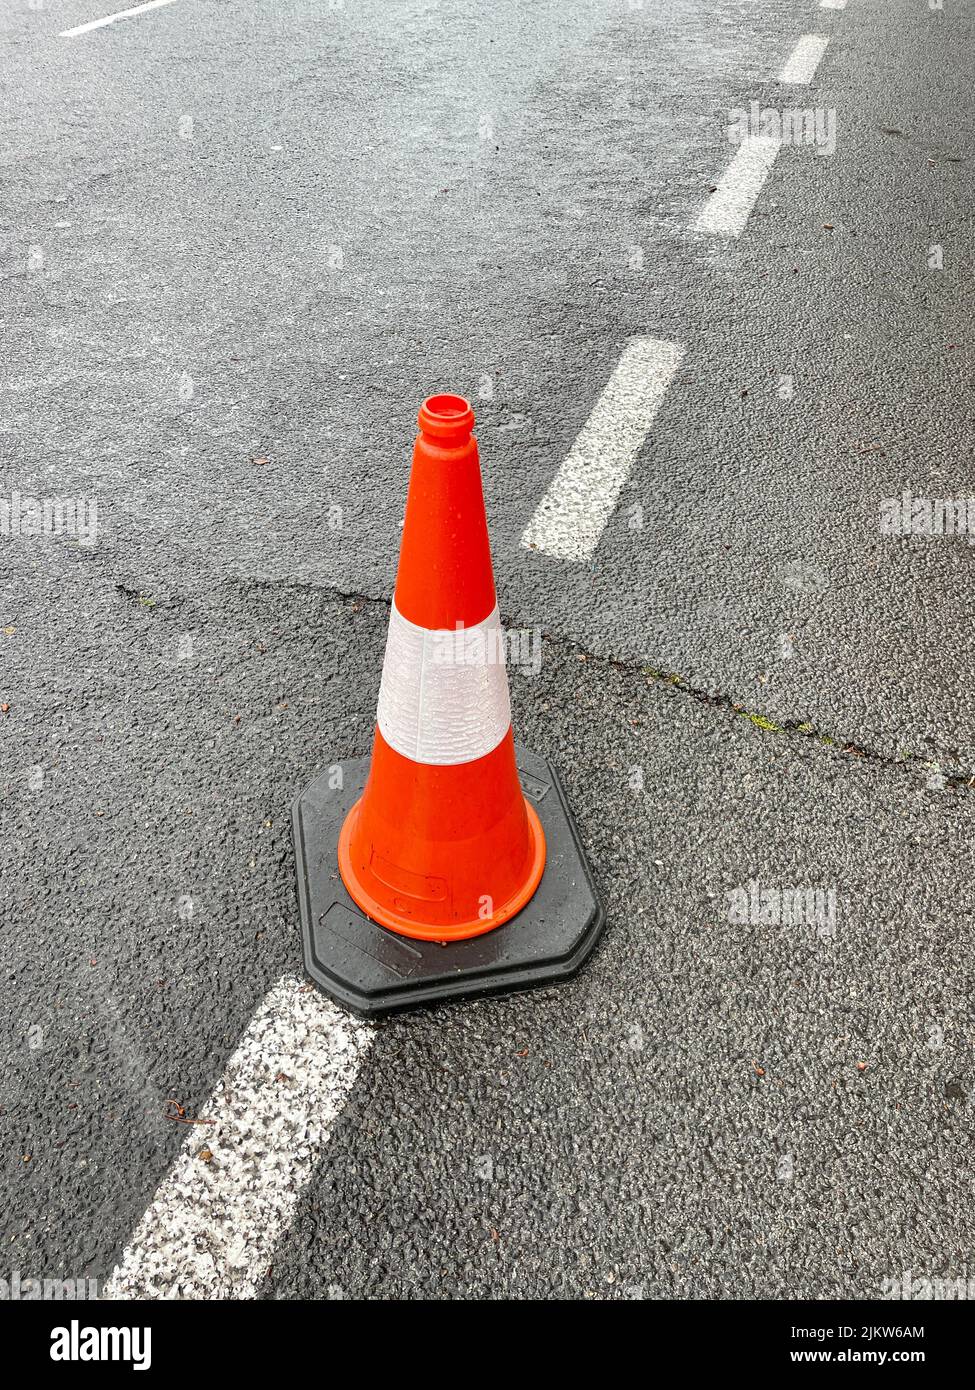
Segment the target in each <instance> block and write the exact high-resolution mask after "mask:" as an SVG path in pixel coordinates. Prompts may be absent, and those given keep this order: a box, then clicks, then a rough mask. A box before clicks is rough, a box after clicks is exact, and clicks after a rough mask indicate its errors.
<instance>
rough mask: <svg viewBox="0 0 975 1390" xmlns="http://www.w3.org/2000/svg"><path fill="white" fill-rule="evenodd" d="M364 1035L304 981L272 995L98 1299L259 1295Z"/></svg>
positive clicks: (362, 1049) (354, 1069) (366, 1040)
mask: <svg viewBox="0 0 975 1390" xmlns="http://www.w3.org/2000/svg"><path fill="white" fill-rule="evenodd" d="M372 1037H373V1033H372V1030H371V1029H370V1028H368V1027H367V1026H366V1025H365V1024H361V1023H357V1022H355V1021H354V1020H352V1019H351V1018H350V1017H349V1016H348V1015H347V1014H344V1013H342V1011H341V1010H340V1009H338V1008H336V1007H335V1005H333V1004H330V1003H329V1002H328V1001H327V1000H326V999H324V998H323V997H322V996H321V995H320V994H319V993H318V992H317V990H315V989H314V988H313V987H312V986H309V985H307V984H306V983H305V982H303V981H302V980H298V979H292V978H290V977H288V978H285V979H283V980H280V981H279V982H278V983H277V984H276V985H275V986H274V988H273V989H271V990H269V992H268V993H267V995H266V996H265V998H264V999H263V1001H262V1002H261V1003H260V1004H259V1005H258V1008H257V1010H256V1011H255V1013H254V1016H253V1017H252V1019H251V1021H250V1023H249V1025H248V1027H247V1031H246V1032H245V1033H244V1035H243V1037H242V1038H241V1041H240V1044H239V1046H238V1047H237V1050H236V1051H235V1052H234V1054H233V1056H232V1057H231V1058H230V1061H229V1062H228V1063H227V1066H226V1069H225V1071H224V1074H223V1076H222V1078H221V1079H220V1081H219V1083H218V1084H217V1087H216V1090H215V1091H214V1092H213V1095H212V1096H211V1097H210V1099H209V1100H208V1101H207V1103H206V1105H205V1106H204V1107H203V1108H202V1109H201V1111H200V1114H199V1116H198V1117H197V1116H194V1117H193V1118H199V1119H205V1120H213V1121H214V1123H213V1124H201V1125H194V1126H193V1127H192V1129H191V1131H190V1133H189V1134H188V1136H187V1139H186V1144H185V1145H184V1147H183V1149H182V1150H181V1152H180V1154H179V1156H178V1157H177V1159H176V1161H175V1162H174V1164H173V1166H172V1168H171V1169H170V1170H169V1172H168V1173H167V1175H166V1177H165V1178H163V1180H162V1182H161V1183H160V1185H159V1188H158V1189H157V1191H156V1195H155V1197H154V1198H153V1200H152V1203H151V1205H150V1207H149V1209H148V1211H147V1212H146V1214H145V1216H144V1217H143V1218H142V1220H141V1221H140V1222H139V1225H138V1226H137V1227H136V1230H135V1231H134V1233H133V1235H132V1239H131V1241H130V1242H129V1244H128V1246H127V1247H126V1248H125V1250H124V1252H123V1254H122V1258H121V1260H120V1261H119V1264H118V1267H117V1268H116V1269H115V1271H114V1272H113V1274H112V1276H111V1278H110V1279H109V1281H108V1283H107V1284H106V1285H105V1288H104V1290H103V1296H104V1297H105V1298H142V1299H150V1298H163V1299H170V1298H172V1299H175V1298H205V1299H227V1298H235V1299H241V1298H256V1297H257V1294H258V1291H259V1289H260V1287H261V1285H262V1283H263V1282H264V1279H265V1278H266V1275H267V1270H268V1266H269V1265H270V1263H271V1259H272V1256H273V1254H274V1248H275V1246H276V1244H277V1242H278V1240H279V1239H280V1237H281V1236H282V1235H283V1234H284V1232H285V1231H286V1230H287V1228H288V1226H289V1225H290V1223H291V1219H292V1217H293V1215H294V1211H295V1207H296V1206H297V1203H298V1200H299V1198H300V1196H301V1191H302V1188H303V1187H304V1185H305V1183H306V1182H307V1181H308V1179H309V1178H310V1177H311V1175H312V1172H313V1171H314V1167H315V1162H316V1160H317V1158H318V1154H319V1151H320V1150H321V1148H322V1147H323V1145H324V1144H326V1143H327V1141H328V1138H329V1134H330V1130H331V1126H332V1124H333V1123H334V1121H335V1119H336V1117H337V1116H338V1114H339V1112H340V1111H341V1109H342V1106H343V1103H344V1101H345V1099H346V1097H347V1095H348V1093H349V1090H350V1089H351V1087H352V1083H353V1082H354V1081H355V1078H356V1075H357V1074H358V1071H359V1068H360V1066H361V1065H362V1061H363V1058H364V1057H365V1055H366V1053H367V1052H368V1050H369V1045H370V1043H371V1041H372ZM201 1151H202V1153H203V1156H202V1157H201ZM208 1155H209V1156H208Z"/></svg>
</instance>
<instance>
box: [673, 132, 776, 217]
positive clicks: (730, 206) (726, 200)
mask: <svg viewBox="0 0 975 1390" xmlns="http://www.w3.org/2000/svg"><path fill="white" fill-rule="evenodd" d="M781 147H782V146H781V142H780V141H779V140H774V139H773V138H772V137H771V136H769V135H756V136H754V137H753V138H752V139H749V140H742V142H741V144H740V145H739V146H738V148H737V150H736V151H735V153H734V156H733V157H732V160H731V163H730V164H729V165H728V167H727V169H726V170H725V171H724V173H723V174H722V175H721V179H720V180H719V182H718V185H717V187H716V188H715V190H714V192H713V193H712V194H711V196H710V198H709V199H708V201H707V202H706V203H705V204H704V207H703V208H702V210H701V215H700V216H699V217H698V219H697V221H696V222H695V224H694V231H696V232H709V233H711V234H712V235H713V236H726V237H734V236H740V235H741V233H742V232H743V231H744V230H745V225H746V223H747V222H748V218H749V214H750V213H751V210H752V208H753V207H754V206H755V201H756V199H757V198H758V195H759V194H760V193H761V191H762V189H763V188H764V186H765V180H766V179H767V178H768V176H769V174H770V173H771V171H772V165H773V164H774V163H775V160H776V156H777V155H778V153H779V150H780V149H781Z"/></svg>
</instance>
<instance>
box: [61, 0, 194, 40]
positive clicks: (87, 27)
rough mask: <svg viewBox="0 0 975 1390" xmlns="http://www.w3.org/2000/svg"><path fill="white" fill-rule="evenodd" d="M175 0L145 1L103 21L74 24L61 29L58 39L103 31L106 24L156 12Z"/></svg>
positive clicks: (108, 16) (96, 20) (92, 20)
mask: <svg viewBox="0 0 975 1390" xmlns="http://www.w3.org/2000/svg"><path fill="white" fill-rule="evenodd" d="M173 4H175V0H147V3H146V4H144V5H133V6H132V8H131V9H129V10H119V11H118V13H117V14H107V15H105V17H104V18H103V19H90V20H89V21H88V23H87V24H76V25H75V27H74V28H73V29H62V30H61V32H60V34H58V38H59V39H73V38H76V37H77V35H78V34H88V33H90V32H91V30H92V29H104V27H105V25H106V24H114V23H115V21H116V20H117V19H130V18H131V17H132V15H136V14H145V12H146V10H158V9H159V8H160V6H161V5H173Z"/></svg>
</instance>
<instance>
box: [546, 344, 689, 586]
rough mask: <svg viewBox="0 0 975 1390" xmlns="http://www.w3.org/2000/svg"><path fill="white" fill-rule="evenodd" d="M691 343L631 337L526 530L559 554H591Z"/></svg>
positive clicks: (551, 552)
mask: <svg viewBox="0 0 975 1390" xmlns="http://www.w3.org/2000/svg"><path fill="white" fill-rule="evenodd" d="M683 353H684V350H683V348H681V347H679V346H678V344H677V343H668V342H665V341H664V340H662V339H660V338H631V339H630V341H629V342H628V343H627V345H626V347H625V348H624V350H623V355H622V357H621V358H620V360H619V362H618V363H617V365H616V368H615V369H614V371H613V375H612V376H611V377H610V379H609V381H608V382H607V383H606V386H605V388H604V390H603V393H602V395H601V396H600V397H599V400H598V401H597V402H596V404H595V405H594V406H593V409H592V414H591V415H590V416H589V419H588V420H587V421H586V423H585V424H584V425H583V427H582V429H581V430H580V431H579V434H578V436H577V437H576V441H575V443H574V444H573V446H572V448H571V449H570V450H569V453H568V454H567V455H566V457H565V460H564V461H563V463H562V466H561V468H560V469H559V471H558V472H557V473H556V475H555V477H554V478H553V479H552V482H551V483H550V485H549V488H548V491H547V492H546V493H545V496H544V497H543V498H542V500H541V502H539V504H538V507H537V508H536V510H535V514H534V516H533V517H532V519H531V521H530V522H529V523H528V525H527V527H526V528H525V531H524V534H523V535H522V538H521V543H522V545H523V546H526V547H528V548H529V549H531V550H543V551H544V552H545V553H546V555H554V556H555V557H556V558H557V559H560V560H588V559H590V558H591V556H592V554H593V552H594V551H595V549H596V546H597V545H598V544H599V540H600V537H601V536H602V534H603V531H604V530H605V529H606V524H607V522H608V521H609V519H610V517H611V516H612V514H613V509H614V508H615V506H616V503H617V500H618V498H619V495H620V492H621V491H622V489H623V486H624V484H625V483H626V480H627V478H628V477H629V475H630V469H631V468H632V467H633V462H634V460H635V459H636V456H637V454H638V453H639V452H640V449H641V448H642V447H643V443H644V440H645V439H646V437H647V434H648V433H649V431H650V427H651V425H652V424H653V422H654V419H655V417H656V414H657V411H658V410H659V409H660V405H661V402H662V401H663V398H664V396H665V395H666V393H667V388H668V386H669V385H670V382H671V379H672V378H673V375H674V373H675V372H676V370H677V366H678V363H679V362H680V360H681V357H682V356H683Z"/></svg>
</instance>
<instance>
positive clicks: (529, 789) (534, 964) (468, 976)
mask: <svg viewBox="0 0 975 1390" xmlns="http://www.w3.org/2000/svg"><path fill="white" fill-rule="evenodd" d="M516 755H517V761H518V768H519V774H520V776H521V780H522V789H523V791H524V792H525V795H526V798H527V799H528V801H529V803H530V804H531V805H532V808H533V809H534V811H535V812H536V813H537V815H538V818H539V820H540V822H541V826H542V829H543V833H544V837H545V841H546V846H547V852H546V860H547V862H546V865H545V871H544V873H543V874H542V877H541V881H540V883H539V885H538V888H537V889H536V890H535V892H534V894H533V896H532V897H531V899H530V900H529V901H528V902H527V903H526V904H525V906H524V907H522V908H521V910H520V911H519V912H518V913H517V914H516V915H515V916H513V917H511V918H510V919H509V920H508V921H507V922H505V923H504V924H502V925H498V926H496V927H494V928H493V929H492V930H491V931H489V932H485V933H483V934H481V935H478V936H475V937H468V938H465V939H463V940H458V941H449V942H447V943H446V944H441V943H440V942H439V941H427V940H421V939H417V938H413V937H407V936H404V935H401V934H400V933H398V932H396V931H393V930H390V929H389V928H387V927H384V926H382V925H380V924H378V923H377V922H375V921H373V920H372V919H370V918H369V917H367V916H366V915H365V914H364V913H363V911H362V909H361V908H360V907H359V906H358V905H357V904H356V903H355V902H354V901H353V899H352V898H351V897H350V896H349V893H348V891H347V889H346V888H345V885H344V883H343V882H342V880H341V878H340V877H339V872H338V841H339V835H340V832H341V828H342V825H343V823H344V821H345V818H346V816H347V814H348V812H349V810H350V809H351V807H352V806H353V805H354V804H355V802H356V801H357V800H358V798H359V796H360V795H361V792H362V787H363V786H364V784H365V779H366V775H367V773H368V767H369V759H368V758H354V759H349V760H347V761H345V762H342V763H338V764H333V765H332V767H333V768H334V767H336V766H337V767H340V768H341V770H342V782H343V785H342V787H340V788H333V787H330V786H328V785H327V783H328V782H329V781H331V780H333V778H334V774H332V775H331V776H330V775H329V774H324V773H323V774H320V775H319V776H318V777H316V778H314V779H313V780H312V781H311V782H310V783H309V784H308V786H307V787H305V789H304V790H303V791H302V792H301V793H300V794H299V795H298V797H297V798H296V799H295V801H294V804H293V808H292V819H293V828H294V843H295V856H296V860H297V870H298V872H297V880H298V885H297V886H298V905H299V916H300V919H301V930H302V941H303V948H304V952H303V953H304V965H305V972H306V974H307V975H308V977H309V978H310V979H311V980H312V981H313V982H314V983H315V984H316V985H317V986H318V987H319V988H320V989H321V990H322V991H323V992H324V993H325V994H327V995H329V997H330V998H332V999H334V1000H335V1001H336V1002H338V1003H339V1004H341V1005H343V1006H344V1007H345V1008H348V1009H350V1010H351V1011H352V1012H354V1013H356V1014H358V1015H359V1016H360V1017H364V1018H381V1017H384V1016H386V1015H389V1014H393V1013H399V1012H402V1011H404V1010H409V1009H416V1008H421V1007H425V1006H428V1005H433V1004H440V1003H446V1002H450V1001H461V1000H467V999H473V998H478V997H487V996H490V995H499V994H509V993H513V992H515V991H520V990H523V989H529V988H538V987H544V986H546V985H554V984H560V983H562V982H564V981H566V980H569V979H571V978H572V977H573V976H574V975H575V974H577V973H578V971H579V970H580V969H581V968H582V966H583V965H584V964H585V963H586V960H587V959H588V958H589V956H590V954H591V952H592V950H593V948H594V947H595V945H596V942H597V940H598V938H599V936H600V933H601V931H602V928H603V925H604V913H603V908H602V905H601V903H600V901H599V898H598V895H597V892H596V886H595V882H594V880H593V877H592V873H591V871H590V869H589V866H588V864H587V862H586V859H585V855H584V852H583V850H582V845H581V842H580V840H579V836H578V832H577V830H576V827H575V823H574V821H573V819H572V815H571V812H570V811H569V807H568V804H567V802H566V799H565V793H564V790H563V788H562V785H561V782H560V781H559V778H558V774H557V773H556V772H555V770H554V768H552V767H551V765H550V764H549V763H548V762H547V761H546V760H545V759H544V758H541V757H539V756H538V755H536V754H533V753H530V752H529V751H528V750H527V749H525V748H523V747H521V746H520V745H516Z"/></svg>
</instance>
